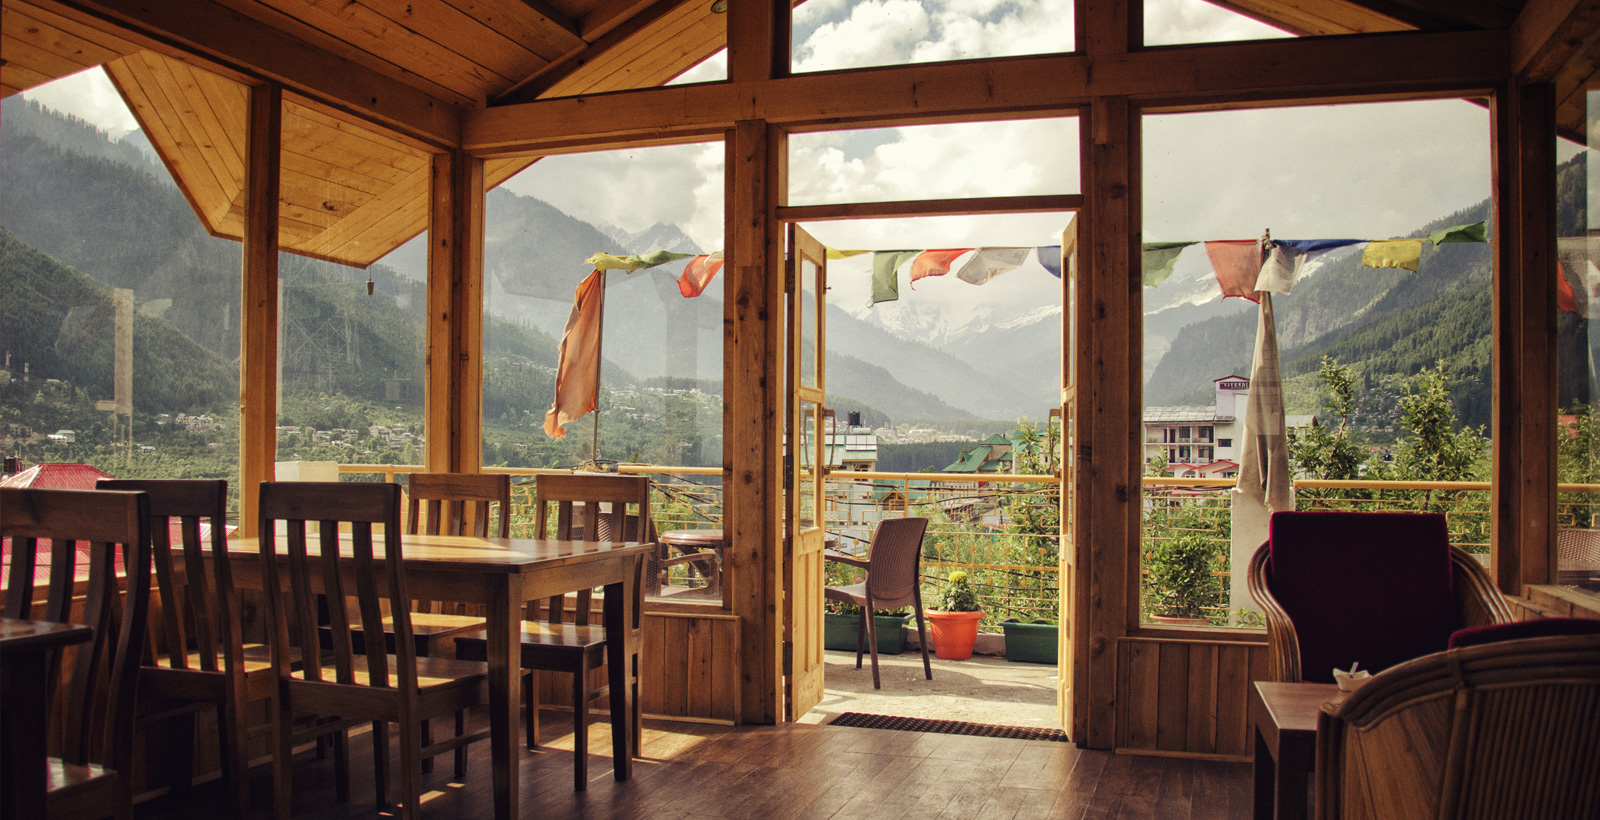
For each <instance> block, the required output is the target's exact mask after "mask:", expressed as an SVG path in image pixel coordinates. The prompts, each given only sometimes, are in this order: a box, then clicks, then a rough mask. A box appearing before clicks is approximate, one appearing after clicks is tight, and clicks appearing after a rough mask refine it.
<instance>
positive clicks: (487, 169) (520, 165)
mask: <svg viewBox="0 0 1600 820" xmlns="http://www.w3.org/2000/svg"><path fill="white" fill-rule="evenodd" d="M538 161H539V160H538V158H537V157H500V158H497V159H491V160H488V161H486V162H484V163H483V188H484V190H485V191H492V190H494V189H495V188H496V187H497V186H499V185H500V183H502V182H505V181H506V180H508V179H510V178H512V177H514V176H516V175H517V174H520V173H522V172H523V170H525V169H526V168H527V167H528V166H530V165H532V164H534V163H535V162H538Z"/></svg>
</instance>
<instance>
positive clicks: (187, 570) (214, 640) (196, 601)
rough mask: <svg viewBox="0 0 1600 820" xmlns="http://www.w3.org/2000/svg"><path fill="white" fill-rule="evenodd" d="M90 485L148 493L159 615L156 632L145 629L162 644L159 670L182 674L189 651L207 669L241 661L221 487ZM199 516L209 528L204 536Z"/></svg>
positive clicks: (224, 485)
mask: <svg viewBox="0 0 1600 820" xmlns="http://www.w3.org/2000/svg"><path fill="white" fill-rule="evenodd" d="M95 486H96V487H97V488H99V489H102V490H131V491H139V492H144V493H147V494H148V495H149V496H150V535H151V539H152V541H153V542H154V550H153V552H154V558H155V573H156V594H157V595H158V600H159V602H160V610H161V612H160V620H161V626H160V629H159V630H157V629H152V635H155V634H158V633H159V634H160V635H162V636H164V637H165V639H166V644H167V646H166V649H167V651H166V654H165V664H164V665H166V666H168V667H170V668H172V669H188V668H189V662H188V654H189V653H190V652H193V653H195V654H197V655H198V656H199V668H200V669H201V670H203V671H206V672H217V671H221V670H223V669H225V668H233V667H234V666H238V665H240V664H242V663H243V658H242V640H243V638H242V634H241V626H240V624H241V619H242V616H241V613H240V609H239V599H238V596H237V594H236V593H235V592H234V591H233V573H232V570H231V568H230V565H229V563H228V541H227V510H228V482H226V481H221V480H207V479H102V480H101V481H100V482H99V483H97V484H96V485H95ZM202 519H205V521H206V523H207V526H208V528H209V531H208V533H207V536H206V537H204V538H202V536H201V531H200V524H201V520H202ZM174 523H176V524H177V525H178V530H179V533H178V543H177V545H176V546H177V548H178V555H176V556H174V555H173V546H174V545H173V544H172V540H171V532H172V526H173V524H174ZM208 559H209V561H210V569H209V571H208V569H207V560H208ZM180 568H181V570H182V571H181V573H180V572H179V570H180ZM191 633H192V634H191ZM229 664H232V665H233V666H229ZM157 665H163V664H161V663H159V662H158V664H157Z"/></svg>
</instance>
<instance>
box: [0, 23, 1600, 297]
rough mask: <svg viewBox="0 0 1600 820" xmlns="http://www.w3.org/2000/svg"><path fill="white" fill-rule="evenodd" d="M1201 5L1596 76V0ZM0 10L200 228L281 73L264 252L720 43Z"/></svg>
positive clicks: (390, 242) (672, 71) (221, 223)
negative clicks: (1461, 42)
mask: <svg viewBox="0 0 1600 820" xmlns="http://www.w3.org/2000/svg"><path fill="white" fill-rule="evenodd" d="M740 1H741V2H750V1H751V0H740ZM1212 2H1214V3H1215V4H1216V5H1219V6H1223V7H1225V8H1229V9H1232V10H1234V11H1236V12H1239V13H1241V14H1245V15H1248V16H1251V17H1255V18H1257V19H1260V20H1263V21H1265V22H1268V23H1271V24H1273V25H1276V26H1278V27H1280V28H1283V29H1285V30H1287V31H1290V32H1292V33H1296V34H1301V35H1313V36H1315V35H1324V36H1326V35H1340V34H1352V33H1364V32H1381V31H1399V30H1411V29H1415V30H1424V31H1450V30H1471V29H1497V30H1509V31H1510V32H1511V39H1512V42H1513V44H1514V45H1513V54H1514V60H1515V68H1516V69H1517V70H1519V71H1521V72H1522V73H1523V75H1524V76H1527V77H1532V78H1536V79H1545V80H1550V81H1552V82H1554V83H1555V84H1556V86H1557V95H1558V99H1559V104H1560V114H1559V117H1560V123H1561V126H1562V128H1563V131H1564V133H1567V134H1569V135H1582V134H1583V133H1585V132H1586V124H1587V123H1586V117H1587V110H1588V107H1587V105H1586V89H1587V88H1588V86H1589V85H1591V84H1595V83H1600V78H1596V76H1595V74H1596V72H1597V71H1600V8H1594V9H1591V7H1595V6H1600V4H1595V3H1590V2H1584V0H1212ZM1525 4H1526V6H1527V8H1526V9H1525V8H1524V5H1525ZM0 13H3V17H0V58H3V61H4V63H3V68H0V94H3V95H10V94H15V93H18V92H19V91H23V90H26V89H28V88H32V87H34V86H36V85H39V84H42V83H44V82H48V81H50V80H52V79H55V78H58V77H63V76H66V75H68V74H72V73H75V72H77V71H81V70H83V69H86V68H90V67H93V66H100V65H103V66H106V70H107V72H108V73H109V74H110V76H111V77H112V79H113V81H114V82H115V83H116V85H117V87H118V89H119V90H120V91H121V92H122V94H123V96H124V98H125V99H126V100H127V101H128V103H129V106H130V108H131V109H132V110H133V112H134V114H135V116H136V117H137V118H138V119H139V122H140V125H141V127H142V128H143V129H144V131H145V133H146V135H147V136H148V137H149V138H150V140H151V142H152V143H154V144H155V146H156V148H157V150H158V152H160V154H161V156H162V158H163V159H164V160H165V161H166V163H167V165H168V167H169V168H170V169H171V170H172V172H173V175H174V176H175V177H176V179H177V181H178V184H179V185H180V187H181V188H182V189H183V191H184V193H185V195H186V196H188V198H189V200H190V202H191V203H192V204H193V206H194V209H195V212H196V214H197V215H199V216H200V218H201V220H202V221H203V222H204V223H205V225H206V227H207V228H208V229H209V230H211V231H212V232H213V233H215V234H217V235H220V236H232V237H237V236H238V235H239V233H240V227H241V226H240V217H239V214H240V204H241V202H242V191H241V187H242V177H243V173H242V167H243V165H242V163H243V160H242V157H243V146H242V144H241V142H240V141H241V139H242V137H241V136H240V135H241V134H242V133H243V127H242V123H243V119H242V117H243V108H244V103H243V100H244V99H245V96H246V94H245V89H246V88H247V87H248V86H250V85H255V84H260V83H262V82H268V81H270V82H277V83H281V84H282V85H283V86H284V88H285V99H286V101H288V102H287V103H286V106H285V115H284V136H283V155H284V173H283V186H284V187H283V191H282V202H283V228H282V236H281V239H282V245H283V247H284V248H285V249H286V250H290V251H292V252H296V253H302V254H305V255H309V256H314V257H318V258H323V259H330V260H335V261H340V262H344V263H348V264H353V265H358V266H365V265H368V264H370V263H371V262H372V261H374V260H376V259H378V258H380V257H382V256H383V255H384V254H386V253H387V252H388V251H389V250H391V249H393V248H394V247H396V246H398V245H399V244H400V243H402V242H404V241H405V240H407V239H409V238H411V237H412V236H415V235H416V234H417V233H419V232H420V231H422V230H423V229H424V228H425V226H426V224H427V212H428V202H427V192H428V181H429V177H430V170H429V169H430V159H429V158H430V156H431V155H432V154H434V153H437V152H439V151H443V150H448V149H450V148H452V147H454V146H456V145H459V144H460V132H461V127H462V120H463V118H464V115H465V113H466V112H468V111H472V110H477V109H483V108H488V107H496V106H502V105H512V104H516V103H521V102H527V101H530V100H535V99H545V98H551V97H570V96H577V95H591V94H597V93H602V92H610V91H623V90H629V89H637V88H647V87H651V86H657V85H661V84H662V83H664V82H666V81H668V80H670V79H672V78H673V77H675V76H677V75H678V74H680V73H682V72H683V71H684V70H686V69H688V68H690V67H691V66H693V65H695V64H696V63H698V62H700V61H701V60H704V59H705V58H707V57H709V56H711V55H712V54H714V53H716V52H717V51H719V50H720V49H722V48H723V46H724V45H725V43H726V39H727V29H726V17H727V15H724V14H715V13H712V11H711V3H710V0H407V1H406V2H403V3H402V2H390V0H343V1H342V2H330V0H162V1H161V2H160V3H150V2H149V0H0ZM527 163H528V160H526V159H497V160H493V161H492V162H491V164H490V166H489V167H488V168H487V169H486V174H487V176H488V178H489V181H490V183H491V184H498V183H499V182H501V181H503V180H504V179H506V178H508V177H509V176H511V175H512V174H514V173H516V172H517V171H518V170H520V169H521V168H523V167H525V166H526V164H527Z"/></svg>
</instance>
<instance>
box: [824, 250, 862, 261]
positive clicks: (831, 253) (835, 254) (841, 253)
mask: <svg viewBox="0 0 1600 820" xmlns="http://www.w3.org/2000/svg"><path fill="white" fill-rule="evenodd" d="M864 253H872V251H858V250H840V249H838V248H829V249H828V258H829V259H849V258H850V257H852V256H860V255H861V254H864Z"/></svg>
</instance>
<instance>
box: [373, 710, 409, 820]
mask: <svg viewBox="0 0 1600 820" xmlns="http://www.w3.org/2000/svg"><path fill="white" fill-rule="evenodd" d="M401 731H405V729H404V727H401ZM372 779H373V782H374V783H376V784H377V786H376V788H377V790H378V795H377V803H378V808H380V809H381V808H384V807H386V806H388V805H389V723H388V721H383V720H374V721H373V722H372Z"/></svg>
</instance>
